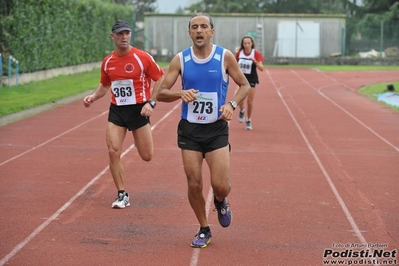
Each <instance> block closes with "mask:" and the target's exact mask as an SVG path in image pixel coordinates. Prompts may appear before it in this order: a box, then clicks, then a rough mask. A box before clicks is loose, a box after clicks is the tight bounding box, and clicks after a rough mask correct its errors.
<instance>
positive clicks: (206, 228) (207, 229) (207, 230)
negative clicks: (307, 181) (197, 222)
mask: <svg viewBox="0 0 399 266" xmlns="http://www.w3.org/2000/svg"><path fill="white" fill-rule="evenodd" d="M200 231H201V232H204V233H208V232H209V231H211V228H209V226H207V227H200Z"/></svg>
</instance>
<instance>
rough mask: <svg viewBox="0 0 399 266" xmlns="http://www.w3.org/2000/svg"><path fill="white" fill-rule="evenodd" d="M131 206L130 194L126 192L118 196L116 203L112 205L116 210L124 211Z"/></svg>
mask: <svg viewBox="0 0 399 266" xmlns="http://www.w3.org/2000/svg"><path fill="white" fill-rule="evenodd" d="M129 206H130V202H129V194H127V193H126V192H124V193H119V194H118V197H117V198H116V200H115V202H114V203H112V206H111V207H112V208H114V209H124V208H125V207H129Z"/></svg>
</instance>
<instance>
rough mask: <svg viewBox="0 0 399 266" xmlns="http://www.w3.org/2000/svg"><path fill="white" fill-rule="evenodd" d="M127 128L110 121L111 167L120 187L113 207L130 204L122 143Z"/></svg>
mask: <svg viewBox="0 0 399 266" xmlns="http://www.w3.org/2000/svg"><path fill="white" fill-rule="evenodd" d="M126 130H127V129H126V128H124V127H120V126H117V125H115V124H113V123H111V122H108V126H107V131H106V141H107V146H108V156H109V169H110V171H111V175H112V178H113V180H114V183H115V186H116V188H117V189H118V196H117V198H116V200H115V202H113V203H112V205H111V207H112V208H117V209H123V208H125V207H127V206H130V203H129V195H128V194H127V193H126V192H125V187H124V183H123V181H124V176H125V171H124V169H123V165H122V162H121V154H122V143H123V140H124V138H125V136H126Z"/></svg>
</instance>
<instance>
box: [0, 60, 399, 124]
mask: <svg viewBox="0 0 399 266" xmlns="http://www.w3.org/2000/svg"><path fill="white" fill-rule="evenodd" d="M158 64H159V65H160V66H161V67H167V66H168V64H169V63H168V62H158ZM265 67H282V68H284V67H290V68H292V67H301V68H316V69H319V70H321V71H359V70H365V71H367V70H370V71H371V70H399V66H320V65H306V66H303V65H301V66H295V65H287V66H274V65H273V66H268V65H265ZM398 79H399V78H398ZM99 81H100V71H99V69H94V70H92V71H89V72H83V73H79V74H73V75H60V76H57V77H54V78H51V79H47V80H42V81H36V82H31V83H28V84H21V85H19V86H17V87H16V86H11V87H10V88H8V86H5V87H4V86H3V87H0V117H3V116H6V115H10V114H13V113H17V112H19V111H23V110H26V109H29V108H32V107H36V106H39V105H42V104H46V103H50V102H54V101H57V100H59V99H62V98H65V97H68V96H73V95H76V94H79V93H82V92H85V91H88V90H94V89H95V88H96V87H97V85H98V83H99ZM386 85H387V84H377V85H373V86H369V87H366V88H362V89H361V90H360V93H362V94H364V95H366V96H368V97H370V98H372V99H377V98H376V96H375V94H377V93H382V92H383V91H384V90H385V89H386ZM394 86H395V88H396V89H397V90H398V89H399V82H397V83H394ZM392 108H394V109H398V108H395V107H392Z"/></svg>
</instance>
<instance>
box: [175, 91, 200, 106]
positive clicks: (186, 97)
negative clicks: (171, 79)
mask: <svg viewBox="0 0 399 266" xmlns="http://www.w3.org/2000/svg"><path fill="white" fill-rule="evenodd" d="M198 92H199V90H195V89H189V90H182V91H181V96H180V97H181V99H182V100H183V101H184V102H185V103H191V102H193V101H195V100H197V93H198Z"/></svg>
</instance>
